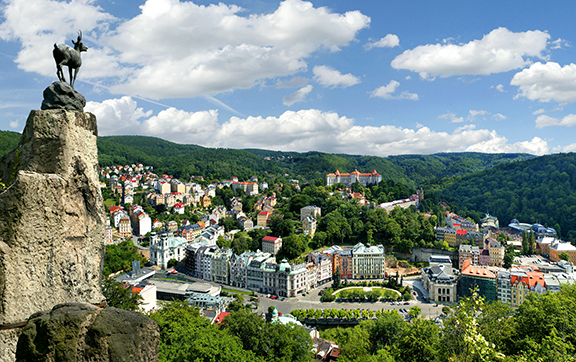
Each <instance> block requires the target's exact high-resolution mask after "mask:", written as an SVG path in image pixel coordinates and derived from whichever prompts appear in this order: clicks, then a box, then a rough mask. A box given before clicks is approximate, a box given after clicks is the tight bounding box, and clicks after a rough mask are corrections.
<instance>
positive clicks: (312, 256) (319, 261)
mask: <svg viewBox="0 0 576 362" xmlns="http://www.w3.org/2000/svg"><path fill="white" fill-rule="evenodd" d="M306 260H307V261H308V262H309V263H313V264H314V266H315V269H316V273H317V277H316V283H314V284H313V285H322V284H325V283H328V282H329V281H331V280H332V260H331V259H330V257H328V256H327V255H325V254H322V253H321V252H319V251H313V252H310V253H308V256H307V257H306ZM309 284H312V283H310V282H309Z"/></svg>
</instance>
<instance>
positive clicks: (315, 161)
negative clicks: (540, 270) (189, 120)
mask: <svg viewBox="0 0 576 362" xmlns="http://www.w3.org/2000/svg"><path fill="white" fill-rule="evenodd" d="M19 139H20V133H17V132H10V131H0V157H1V156H3V155H5V154H6V153H8V152H9V151H11V150H12V149H14V148H15V147H16V145H17V144H18V140H19ZM535 157H536V156H533V155H529V154H525V153H495V154H488V153H479V152H461V153H438V154H433V155H398V156H389V157H378V156H361V155H346V154H331V153H324V152H317V151H310V152H303V153H299V152H284V151H272V150H262V149H244V150H238V149H228V148H207V147H202V146H198V145H182V144H177V143H173V142H169V141H166V140H163V139H160V138H157V137H147V136H105V137H98V158H99V161H100V165H102V166H110V165H113V164H127V163H130V164H132V163H135V162H142V163H145V164H147V165H151V166H154V168H155V169H156V171H158V172H162V173H170V174H172V175H175V176H177V177H180V178H183V179H187V178H188V177H189V176H191V175H203V176H206V177H207V178H214V179H226V178H230V177H232V176H238V177H239V178H242V179H245V178H248V177H250V176H252V175H263V174H265V173H269V174H275V175H282V174H284V173H287V174H288V175H289V178H297V179H300V180H302V181H304V182H306V181H312V180H315V179H318V178H324V177H325V176H326V174H327V173H329V172H334V171H336V170H340V171H341V172H351V171H354V170H355V169H358V170H359V171H361V172H371V171H372V170H374V169H375V170H376V171H378V173H380V174H381V175H382V178H383V179H384V180H392V181H394V182H400V183H403V184H405V185H407V186H410V187H416V186H417V185H420V184H422V183H423V182H426V181H429V180H434V179H437V178H443V177H452V176H461V175H466V174H470V173H474V172H479V171H483V170H488V169H491V168H493V167H495V166H498V165H501V164H506V163H510V162H519V161H526V160H529V159H533V158H535ZM266 158H270V159H269V160H268V159H266Z"/></svg>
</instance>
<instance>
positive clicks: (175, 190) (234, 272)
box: [101, 164, 576, 360]
mask: <svg viewBox="0 0 576 362" xmlns="http://www.w3.org/2000/svg"><path fill="white" fill-rule="evenodd" d="M101 180H102V184H101V187H102V189H103V190H106V189H107V190H108V191H107V192H108V193H106V192H104V194H107V195H108V196H109V197H110V198H111V199H115V200H116V204H114V205H110V206H109V207H108V213H109V219H108V221H109V223H108V226H107V228H106V243H107V244H108V245H114V244H118V243H119V242H121V241H122V240H132V241H133V242H134V243H135V245H138V246H139V248H140V252H142V253H143V255H145V256H146V257H147V259H148V265H147V267H141V266H140V264H139V262H134V263H133V267H132V271H131V272H129V273H124V274H119V275H117V276H116V279H117V280H118V281H120V282H122V283H125V285H127V286H129V287H130V288H132V291H133V292H136V293H139V294H140V295H141V296H142V297H143V303H142V304H141V309H143V310H146V311H150V310H154V309H155V308H157V307H158V303H160V301H162V300H172V299H181V300H186V301H187V303H189V304H190V305H193V306H196V307H199V308H200V309H201V310H202V311H203V313H204V315H205V316H207V317H208V318H209V319H210V320H211V321H213V322H215V323H217V322H218V320H221V319H222V318H223V316H224V315H225V313H228V312H227V307H228V305H229V304H230V303H232V302H233V301H234V298H230V297H228V296H226V294H227V293H222V294H223V295H221V292H222V290H223V288H224V289H226V288H237V289H238V290H246V291H248V292H250V293H252V295H253V297H252V298H254V299H253V300H255V301H256V300H261V299H259V298H261V297H264V296H268V297H269V298H271V299H274V298H278V301H277V302H276V303H277V304H278V303H283V302H284V300H290V299H291V298H293V299H296V300H301V299H302V300H306V299H310V298H311V293H312V294H313V295H315V294H314V293H316V290H318V291H320V292H319V293H318V295H320V294H322V292H323V291H325V290H327V289H328V288H332V286H333V285H335V284H340V283H341V282H345V283H348V282H350V283H351V285H353V283H354V282H371V281H382V282H383V281H386V280H391V279H393V278H394V277H396V280H398V275H399V273H401V276H402V281H401V282H400V284H405V285H409V286H410V287H411V289H412V290H413V291H414V292H413V293H409V297H408V301H407V302H406V303H407V304H409V303H412V304H413V305H420V306H423V305H431V306H438V305H440V306H442V305H450V304H451V303H453V302H457V301H458V300H459V298H462V297H469V296H471V295H472V294H477V295H480V296H481V297H483V298H485V300H486V301H488V302H491V301H501V302H504V303H506V304H508V305H510V306H511V307H513V308H517V307H518V306H520V305H521V304H522V302H523V301H524V300H525V298H526V297H527V295H529V294H530V293H539V294H542V293H545V292H546V291H550V292H557V291H559V290H560V287H561V285H563V284H572V283H575V282H576V273H574V267H573V264H574V263H575V262H576V247H574V246H572V245H571V244H570V243H567V242H563V241H562V240H560V239H558V238H557V235H556V232H555V230H554V229H551V228H546V227H544V226H542V225H540V224H533V225H532V224H526V223H520V222H518V220H512V222H511V223H510V224H509V225H508V226H507V227H501V226H500V225H499V221H498V218H496V217H494V216H491V215H489V214H486V217H485V218H484V219H483V220H482V223H481V224H477V223H475V222H474V221H473V220H471V219H466V218H463V217H461V216H459V215H457V214H455V213H453V212H450V211H448V210H445V211H444V212H443V216H444V219H443V220H442V222H441V224H442V225H444V226H436V227H435V230H434V237H435V239H436V245H441V246H442V248H440V249H430V248H416V247H415V248H413V249H412V251H411V253H410V254H406V253H395V252H394V251H393V250H392V251H391V250H385V248H384V246H383V245H382V244H373V243H370V242H366V243H362V242H358V243H356V244H354V245H346V244H345V243H344V244H342V245H331V246H328V247H322V248H320V249H316V250H306V251H305V252H304V253H303V254H301V255H298V256H297V257H295V258H293V259H292V260H288V259H287V258H286V257H285V256H283V254H282V253H281V251H282V250H283V248H285V247H286V245H285V242H284V240H283V237H282V236H281V235H274V234H273V232H272V230H271V228H270V223H271V220H272V219H273V217H276V216H279V215H278V210H277V205H278V204H279V203H281V202H284V201H285V200H283V199H281V200H278V199H277V196H276V191H278V192H280V190H281V189H282V186H281V184H278V185H275V186H273V187H270V186H269V185H268V183H266V182H260V183H259V182H258V178H257V177H251V178H250V179H249V180H246V181H240V180H239V179H238V178H237V177H233V178H232V179H231V180H224V181H219V182H206V181H205V180H204V179H203V178H202V177H193V178H191V180H189V181H187V182H184V181H181V180H178V179H176V178H174V177H171V176H169V175H165V174H164V175H161V176H159V175H156V174H154V172H153V168H152V167H149V166H144V165H142V164H138V165H126V166H115V167H105V168H103V169H102V170H101ZM381 181H382V176H381V175H379V174H378V173H377V172H376V170H374V171H373V172H371V173H367V174H363V173H359V172H358V171H354V172H352V173H349V174H346V173H340V172H339V171H336V172H335V173H330V174H327V175H326V185H329V186H333V185H338V186H340V188H338V189H337V190H335V191H333V192H332V193H331V196H334V195H336V196H338V197H341V198H342V199H343V200H345V201H347V202H352V200H354V202H356V203H358V205H360V206H363V207H368V208H372V209H382V210H384V211H385V212H386V213H391V212H393V210H395V209H397V208H399V209H409V208H413V209H416V210H417V209H418V208H419V206H420V203H421V201H422V200H423V198H424V191H423V190H417V192H416V193H415V194H413V195H412V196H410V197H409V198H406V199H399V200H392V201H387V202H384V203H374V202H370V201H369V200H366V199H365V198H364V195H363V194H362V193H359V192H355V191H352V189H351V187H352V186H353V185H354V184H361V185H363V186H369V185H371V184H376V185H377V184H378V183H380V182H381ZM290 182H291V183H292V185H293V186H298V187H295V189H296V190H298V189H299V183H298V181H297V180H290ZM225 188H230V189H231V191H232V192H231V193H230V195H233V196H232V197H230V198H229V200H226V201H227V202H226V204H227V205H229V206H228V207H226V206H224V205H220V204H218V205H214V204H213V202H212V201H213V200H214V199H215V198H216V197H217V193H218V194H221V193H220V191H219V190H223V189H225ZM237 190H241V192H237ZM239 195H246V196H252V197H256V198H257V201H256V202H254V205H253V207H252V209H251V210H249V211H248V212H246V208H245V207H244V205H243V204H242V201H243V199H242V196H239ZM246 196H245V197H246ZM284 199H286V198H284ZM135 200H140V202H141V204H138V203H135ZM159 210H160V211H161V212H160V213H158V211H159ZM322 211H323V210H322V208H321V207H318V206H316V205H306V206H303V207H301V208H300V209H299V213H298V215H296V217H295V220H294V221H295V222H296V223H297V226H298V228H297V230H296V232H297V233H298V234H301V235H305V236H306V237H309V238H313V237H314V235H315V233H316V230H317V226H318V223H319V220H320V219H321V218H322ZM159 215H160V216H159ZM191 215H195V216H194V218H195V219H197V220H194V222H193V221H191V220H189V219H185V218H184V216H191ZM172 216H181V217H178V218H173V219H170V218H171V217H172ZM280 216H283V215H280ZM425 217H427V218H430V217H431V215H425ZM161 218H162V220H163V221H161ZM226 219H227V220H233V221H234V223H233V227H232V228H231V227H229V226H228V227H225V226H224V225H225V223H224V222H223V221H224V220H226ZM439 224H440V223H439ZM254 230H260V231H261V233H260V234H256V235H259V239H258V240H257V243H258V247H257V249H256V250H247V251H244V252H242V253H238V254H237V253H235V252H234V250H233V249H232V248H231V247H230V243H231V241H232V240H233V239H234V238H235V236H238V235H237V234H238V233H240V232H251V231H254ZM401 257H406V262H404V263H405V264H406V263H409V264H411V265H410V267H411V268H410V270H412V273H411V274H412V276H409V275H408V274H409V273H408V272H407V270H408V269H406V268H404V269H400V268H399V266H398V265H399V263H398V259H399V258H401ZM413 266H419V267H413ZM414 270H415V271H416V272H414ZM175 274H176V275H181V277H180V278H175V276H174V275H175ZM158 275H167V276H169V277H170V276H171V277H172V278H173V279H171V280H169V281H167V280H165V278H158ZM404 278H406V279H404ZM328 290H329V291H330V292H332V289H328ZM334 293H337V292H334ZM335 295H336V294H335ZM336 298H337V297H336ZM377 299H380V304H381V305H379V308H386V307H391V306H392V305H393V304H390V303H386V302H385V301H386V300H387V301H390V299H385V298H377ZM316 300H318V301H320V298H319V297H316ZM322 300H323V301H324V299H322ZM328 300H329V299H328ZM332 300H333V299H332ZM342 300H344V299H342ZM360 301H362V300H360ZM322 304H326V305H330V304H333V302H324V303H322ZM399 304H400V303H399ZM278 308H282V307H281V305H278ZM275 310H276V309H275ZM398 310H399V311H400V312H403V311H407V310H406V309H402V308H399V309H398ZM428 311H429V313H430V314H429V315H428V317H431V318H432V317H438V316H441V315H442V313H441V312H440V309H435V310H434V309H428ZM283 312H284V314H285V315H284V317H285V318H288V319H289V318H294V317H292V316H291V314H290V311H286V310H283ZM223 313H224V314H223ZM275 313H276V315H275V317H274V318H278V311H277V310H276V312H275ZM405 315H406V316H407V317H408V313H405ZM280 316H281V317H282V316H283V313H280ZM296 322H298V321H297V320H296ZM298 323H299V324H301V323H300V322H298ZM308 328H309V327H308ZM310 331H311V333H312V334H311V335H313V336H314V335H315V334H314V333H317V332H315V329H314V328H310ZM315 336H316V337H317V338H319V337H318V336H317V335H315ZM317 344H318V345H320V344H322V342H321V341H320V342H318V343H317ZM333 348H337V346H333ZM331 350H332V349H330V350H329V351H324V352H323V356H328V355H329V354H330V353H329V352H330V351H331ZM324 360H329V359H324Z"/></svg>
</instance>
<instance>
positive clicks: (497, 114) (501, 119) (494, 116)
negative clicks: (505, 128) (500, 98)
mask: <svg viewBox="0 0 576 362" xmlns="http://www.w3.org/2000/svg"><path fill="white" fill-rule="evenodd" d="M492 118H494V119H495V120H497V121H503V120H505V119H506V118H507V117H506V116H505V115H503V114H501V113H496V114H493V115H492Z"/></svg>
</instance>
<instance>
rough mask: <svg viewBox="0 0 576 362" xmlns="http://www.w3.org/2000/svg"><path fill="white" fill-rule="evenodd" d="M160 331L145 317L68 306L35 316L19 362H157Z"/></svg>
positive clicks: (22, 339) (20, 345) (21, 342)
mask: <svg viewBox="0 0 576 362" xmlns="http://www.w3.org/2000/svg"><path fill="white" fill-rule="evenodd" d="M159 343H160V331H159V328H158V324H156V322H154V321H152V320H150V319H148V318H146V317H144V316H143V315H141V314H138V313H133V312H127V311H125V310H122V309H117V308H105V309H101V308H96V307H94V306H92V305H90V304H83V303H65V304H60V305H57V306H55V307H54V308H53V309H52V310H50V311H44V312H39V313H36V314H34V315H32V316H31V317H30V319H29V320H28V323H27V324H26V327H24V330H23V332H22V335H21V336H20V339H19V340H18V350H17V352H16V361H18V362H28V361H36V362H41V361H45V362H50V361H59V362H68V361H70V362H72V361H75V362H84V361H85V362H88V361H91V362H120V361H125V362H155V361H156V362H157V361H158V345H159Z"/></svg>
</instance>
